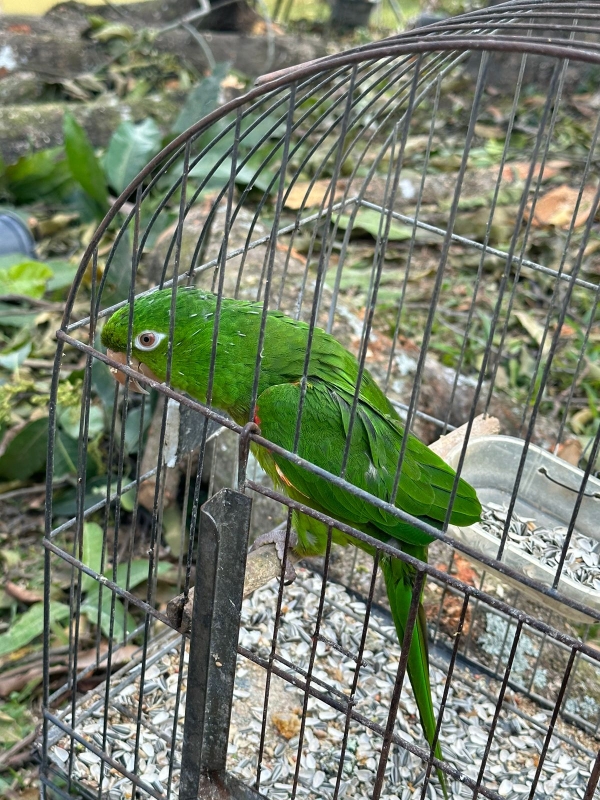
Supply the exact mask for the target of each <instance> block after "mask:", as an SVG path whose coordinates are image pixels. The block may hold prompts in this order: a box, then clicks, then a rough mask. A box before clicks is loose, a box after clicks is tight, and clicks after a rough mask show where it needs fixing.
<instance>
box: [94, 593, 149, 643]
mask: <svg viewBox="0 0 600 800" xmlns="http://www.w3.org/2000/svg"><path fill="white" fill-rule="evenodd" d="M99 598H100V587H98V588H96V589H95V590H94V591H93V592H90V593H89V594H88V596H87V597H86V598H85V600H84V601H83V602H82V604H81V613H82V614H85V615H86V616H87V618H88V619H89V621H90V622H91V623H93V624H94V625H96V624H98V606H99V605H100V628H101V630H102V633H103V634H104V635H105V636H106V638H107V639H108V638H109V637H110V617H111V606H112V592H111V591H110V590H109V589H107V588H106V587H105V588H103V590H102V603H101V604H100V603H99ZM124 622H125V624H123V623H124ZM125 628H126V629H127V633H131V631H134V630H135V628H136V624H135V619H134V618H133V617H132V616H131V614H127V615H126V617H125V607H124V606H123V602H122V601H121V599H120V598H119V597H115V616H114V624H113V639H115V640H116V641H119V640H123V639H124V638H125V635H126V631H125Z"/></svg>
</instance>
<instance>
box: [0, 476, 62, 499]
mask: <svg viewBox="0 0 600 800" xmlns="http://www.w3.org/2000/svg"><path fill="white" fill-rule="evenodd" d="M67 483H69V480H68V479H67V480H63V481H56V483H54V484H52V485H53V487H54V488H55V489H57V488H58V487H59V486H65V485H66V484H67ZM45 491H46V484H45V483H36V484H35V485H34V486H25V487H24V488H23V489H13V490H12V491H11V492H4V493H3V494H0V502H2V501H3V500H13V499H15V498H17V497H25V496H26V495H28V494H41V493H42V492H45Z"/></svg>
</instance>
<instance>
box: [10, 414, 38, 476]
mask: <svg viewBox="0 0 600 800" xmlns="http://www.w3.org/2000/svg"><path fill="white" fill-rule="evenodd" d="M47 445H48V418H47V417H42V419H36V420H35V421H34V422H28V423H27V425H26V426H25V427H24V428H23V429H22V430H21V431H19V433H17V435H16V436H15V438H14V439H12V440H11V441H10V442H9V445H8V447H7V448H6V450H5V451H4V455H3V456H2V457H0V478H3V479H4V480H7V481H26V480H27V479H28V478H30V477H31V476H32V475H35V473H36V472H40V471H41V470H42V469H43V467H44V464H45V463H46V447H47Z"/></svg>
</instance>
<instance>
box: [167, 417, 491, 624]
mask: <svg viewBox="0 0 600 800" xmlns="http://www.w3.org/2000/svg"><path fill="white" fill-rule="evenodd" d="M466 431H467V426H466V425H461V427H460V428H457V429H456V430H454V431H452V432H451V433H448V434H446V436H441V437H440V438H439V439H438V440H437V441H436V442H433V443H432V444H430V445H429V447H430V448H431V450H433V452H434V453H436V454H437V455H438V456H440V458H443V459H445V458H446V457H447V455H448V453H449V452H450V451H451V450H453V449H454V448H455V447H457V446H458V445H460V444H461V443H462V442H463V441H464V439H465V434H466ZM498 433H500V423H499V422H498V420H497V419H496V418H495V417H484V415H483V414H480V415H479V416H478V417H475V419H474V420H473V425H472V427H471V434H470V437H469V438H473V437H475V436H490V435H494V434H498ZM288 559H292V562H293V563H295V562H296V561H297V558H296V557H295V556H294V555H293V554H292V553H288ZM280 575H281V562H280V561H279V557H278V556H277V552H276V550H275V546H274V545H272V544H267V545H264V546H263V547H259V548H258V549H257V550H253V551H251V552H250V553H248V560H247V562H246V577H245V580H244V597H248V595H250V594H252V592H254V591H256V589H260V587H261V586H264V585H265V584H266V583H268V582H269V581H270V580H272V579H273V578H278V577H279V576H280ZM193 604H194V589H193V587H192V588H191V589H190V591H189V594H188V597H187V601H186V600H185V597H184V595H183V594H180V595H178V596H177V597H174V598H173V599H172V600H170V601H169V603H168V605H167V616H168V618H169V621H170V622H171V624H172V625H173V627H174V628H176V629H177V630H178V631H179V632H180V633H184V634H186V633H189V632H190V630H191V627H192V608H193Z"/></svg>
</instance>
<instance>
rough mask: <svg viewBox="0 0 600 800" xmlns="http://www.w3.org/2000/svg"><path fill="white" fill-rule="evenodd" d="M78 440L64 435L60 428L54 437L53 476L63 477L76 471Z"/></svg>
mask: <svg viewBox="0 0 600 800" xmlns="http://www.w3.org/2000/svg"><path fill="white" fill-rule="evenodd" d="M78 450H79V442H78V441H77V440H75V439H71V437H70V436H65V435H64V434H63V433H62V431H61V430H60V429H57V431H56V437H55V439H54V478H56V479H57V480H58V479H59V478H65V477H66V476H67V475H75V473H76V472H77V460H78V458H77V457H78Z"/></svg>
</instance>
